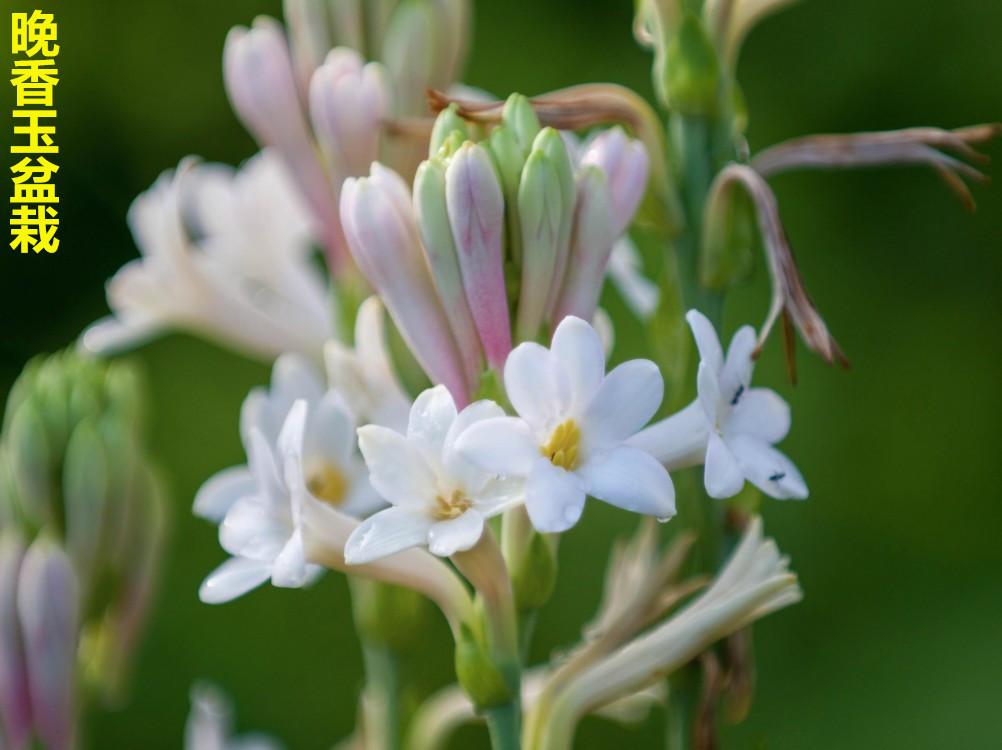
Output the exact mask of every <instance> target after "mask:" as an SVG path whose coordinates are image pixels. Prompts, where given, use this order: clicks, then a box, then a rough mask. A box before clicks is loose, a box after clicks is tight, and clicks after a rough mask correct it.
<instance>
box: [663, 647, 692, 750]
mask: <svg viewBox="0 0 1002 750" xmlns="http://www.w3.org/2000/svg"><path fill="white" fill-rule="evenodd" d="M695 672H696V668H695V664H690V665H689V666H687V667H684V668H683V669H681V670H679V671H678V672H677V673H676V674H675V675H673V676H672V677H671V678H670V679H669V681H668V685H669V688H668V715H667V722H666V734H665V750H691V748H692V729H693V719H694V718H695V715H696V711H697V709H698V708H699V684H698V682H697V680H696V674H695Z"/></svg>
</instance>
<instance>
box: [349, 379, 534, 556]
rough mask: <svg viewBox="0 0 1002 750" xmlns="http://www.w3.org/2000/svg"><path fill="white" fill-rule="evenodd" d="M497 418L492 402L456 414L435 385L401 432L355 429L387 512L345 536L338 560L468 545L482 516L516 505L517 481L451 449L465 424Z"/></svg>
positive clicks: (497, 408)
mask: <svg viewBox="0 0 1002 750" xmlns="http://www.w3.org/2000/svg"><path fill="white" fill-rule="evenodd" d="M503 415H504V411H502V409H501V407H500V406H498V405H497V404H495V403H494V402H492V401H477V402H476V403H473V404H470V405H469V406H467V407H466V408H465V409H463V410H462V411H461V412H459V413H458V414H457V413H456V404H455V402H454V401H453V399H452V396H451V395H450V394H449V391H448V389H447V388H446V387H445V386H442V385H439V386H436V387H435V388H430V389H429V390H426V391H425V392H424V393H422V394H421V395H420V396H418V398H417V400H416V401H415V402H414V406H413V407H412V408H411V413H410V421H409V422H408V425H407V434H406V435H401V434H400V433H399V432H395V431H394V430H391V429H389V428H387V427H381V426H378V425H367V426H365V427H362V428H360V429H359V430H358V443H359V447H360V448H361V449H362V455H363V456H364V457H365V462H366V464H368V466H369V471H370V472H371V473H370V481H371V482H372V486H373V487H375V488H376V491H377V492H379V494H381V495H382V496H383V497H384V498H386V499H387V500H389V501H390V502H391V503H392V504H393V507H392V508H387V509H386V510H383V511H380V512H379V513H376V514H375V515H373V516H372V517H370V518H369V519H367V520H366V521H363V522H362V524H361V525H360V526H359V527H358V528H357V529H356V530H355V532H354V533H352V535H351V537H350V538H349V539H348V543H347V544H346V545H345V553H344V557H345V560H346V561H347V562H349V563H353V564H360V563H365V562H370V561H372V560H375V559H377V558H380V557H384V556H386V555H391V554H393V553H394V552H399V551H400V550H403V549H406V548H407V547H413V546H415V545H419V544H427V545H428V548H429V550H431V552H433V553H434V554H436V555H439V556H442V557H446V556H448V555H451V554H453V553H455V552H459V551H462V550H468V549H470V548H471V547H473V545H475V544H476V543H477V540H479V539H480V534H481V533H482V532H483V528H484V519H487V518H491V517H492V516H496V515H498V514H499V513H501V512H502V511H503V510H505V509H506V508H508V507H510V506H512V505H516V504H518V503H520V502H522V497H523V484H522V482H521V481H518V480H511V479H500V478H498V477H497V476H495V475H494V474H492V473H491V472H489V471H483V470H481V469H478V468H477V467H475V466H474V465H472V464H470V463H469V462H468V461H466V460H465V459H464V458H463V457H461V456H460V455H459V454H458V453H457V452H456V450H455V445H456V441H457V439H458V438H459V437H460V436H461V435H462V434H463V433H464V431H465V430H467V429H469V428H470V426H471V425H475V424H482V423H484V421H485V420H493V419H495V418H498V417H501V416H503Z"/></svg>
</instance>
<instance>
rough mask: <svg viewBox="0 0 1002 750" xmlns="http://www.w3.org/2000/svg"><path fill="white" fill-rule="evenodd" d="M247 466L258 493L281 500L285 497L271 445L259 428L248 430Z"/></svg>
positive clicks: (283, 486)
mask: <svg viewBox="0 0 1002 750" xmlns="http://www.w3.org/2000/svg"><path fill="white" fill-rule="evenodd" d="M247 466H248V468H249V469H250V471H251V474H253V476H254V483H255V485H257V489H258V494H260V495H262V496H263V497H265V498H271V499H275V500H276V501H277V500H281V499H282V498H284V497H285V495H286V492H285V485H284V483H283V481H282V479H281V477H280V476H279V473H278V465H277V464H276V463H275V455H274V453H273V451H272V447H271V445H270V444H269V443H268V440H267V439H266V438H265V436H264V433H263V432H261V430H259V429H256V428H255V429H252V430H251V432H250V445H249V446H248V448H247Z"/></svg>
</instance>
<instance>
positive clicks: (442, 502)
mask: <svg viewBox="0 0 1002 750" xmlns="http://www.w3.org/2000/svg"><path fill="white" fill-rule="evenodd" d="M472 505H473V503H472V502H471V501H470V499H469V498H468V497H466V495H465V494H464V493H463V491H462V490H453V491H452V494H451V495H449V496H448V497H445V496H444V495H437V496H436V497H435V518H437V519H438V520H439V521H448V520H450V519H452V518H458V517H459V516H461V515H463V514H464V513H465V512H466V511H468V510H469V509H470V507H472Z"/></svg>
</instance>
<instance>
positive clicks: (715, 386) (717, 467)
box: [630, 310, 807, 500]
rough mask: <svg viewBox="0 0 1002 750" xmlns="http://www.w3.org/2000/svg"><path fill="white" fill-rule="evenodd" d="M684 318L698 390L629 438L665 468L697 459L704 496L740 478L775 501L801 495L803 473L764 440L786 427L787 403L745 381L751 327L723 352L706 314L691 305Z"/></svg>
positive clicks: (775, 438) (739, 483) (774, 439)
mask: <svg viewBox="0 0 1002 750" xmlns="http://www.w3.org/2000/svg"><path fill="white" fill-rule="evenodd" d="M686 319H687V320H688V321H689V325H690V326H691V327H692V333H693V336H694V337H695V339H696V345H697V346H698V347H699V354H700V363H699V371H698V373H697V380H696V384H697V389H698V393H699V396H698V398H697V399H696V400H695V401H693V402H692V403H691V404H689V406H687V407H686V408H684V409H683V410H682V411H680V412H678V413H677V414H674V415H672V416H671V417H668V418H667V419H665V420H663V421H661V422H658V423H657V424H654V425H651V426H650V427H648V428H647V429H646V430H643V431H642V432H640V433H639V434H638V435H637V436H636V437H635V438H633V440H631V441H630V442H631V444H632V445H635V446H637V447H639V448H643V449H644V450H645V451H647V452H649V453H650V454H651V455H653V456H655V457H656V458H657V459H658V460H659V461H661V462H662V463H664V464H665V465H666V466H667V467H668V469H669V470H675V469H681V468H683V467H686V466H695V465H698V464H700V463H704V464H705V469H704V482H705V484H706V492H707V494H708V495H710V497H715V498H726V497H732V496H733V495H736V494H737V493H738V492H740V491H741V488H742V487H743V486H744V483H745V480H746V479H747V480H748V481H749V482H751V483H752V484H754V485H755V486H756V487H758V488H759V489H760V490H762V492H764V493H766V494H767V495H771V496H772V497H775V498H778V499H780V500H785V499H790V498H795V499H803V498H806V497H807V484H806V483H805V482H804V478H803V476H801V474H800V472H799V471H798V470H797V467H796V466H794V465H793V462H792V461H790V459H789V458H787V457H786V456H785V455H784V454H782V453H780V452H779V451H778V450H776V449H775V448H773V447H772V446H773V444H774V443H778V442H779V441H780V440H782V439H783V438H784V437H786V434H787V433H788V432H789V431H790V407H789V406H788V405H787V403H786V402H785V401H784V400H783V399H782V398H780V396H779V395H778V394H777V393H776V392H775V391H772V390H770V389H768V388H752V387H751V376H752V370H753V369H754V367H755V361H754V359H752V351H753V350H754V349H755V330H754V329H753V328H752V327H751V326H743V327H742V328H740V329H739V330H738V332H737V333H735V334H734V338H733V339H731V344H730V346H729V347H728V349H727V358H726V359H725V358H724V353H723V349H722V348H721V346H720V340H719V339H718V338H717V334H716V331H714V330H713V326H712V325H711V324H710V321H709V320H707V319H706V317H705V316H704V315H703V314H702V313H700V312H697V311H696V310H690V311H689V313H688V314H687V315H686Z"/></svg>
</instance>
